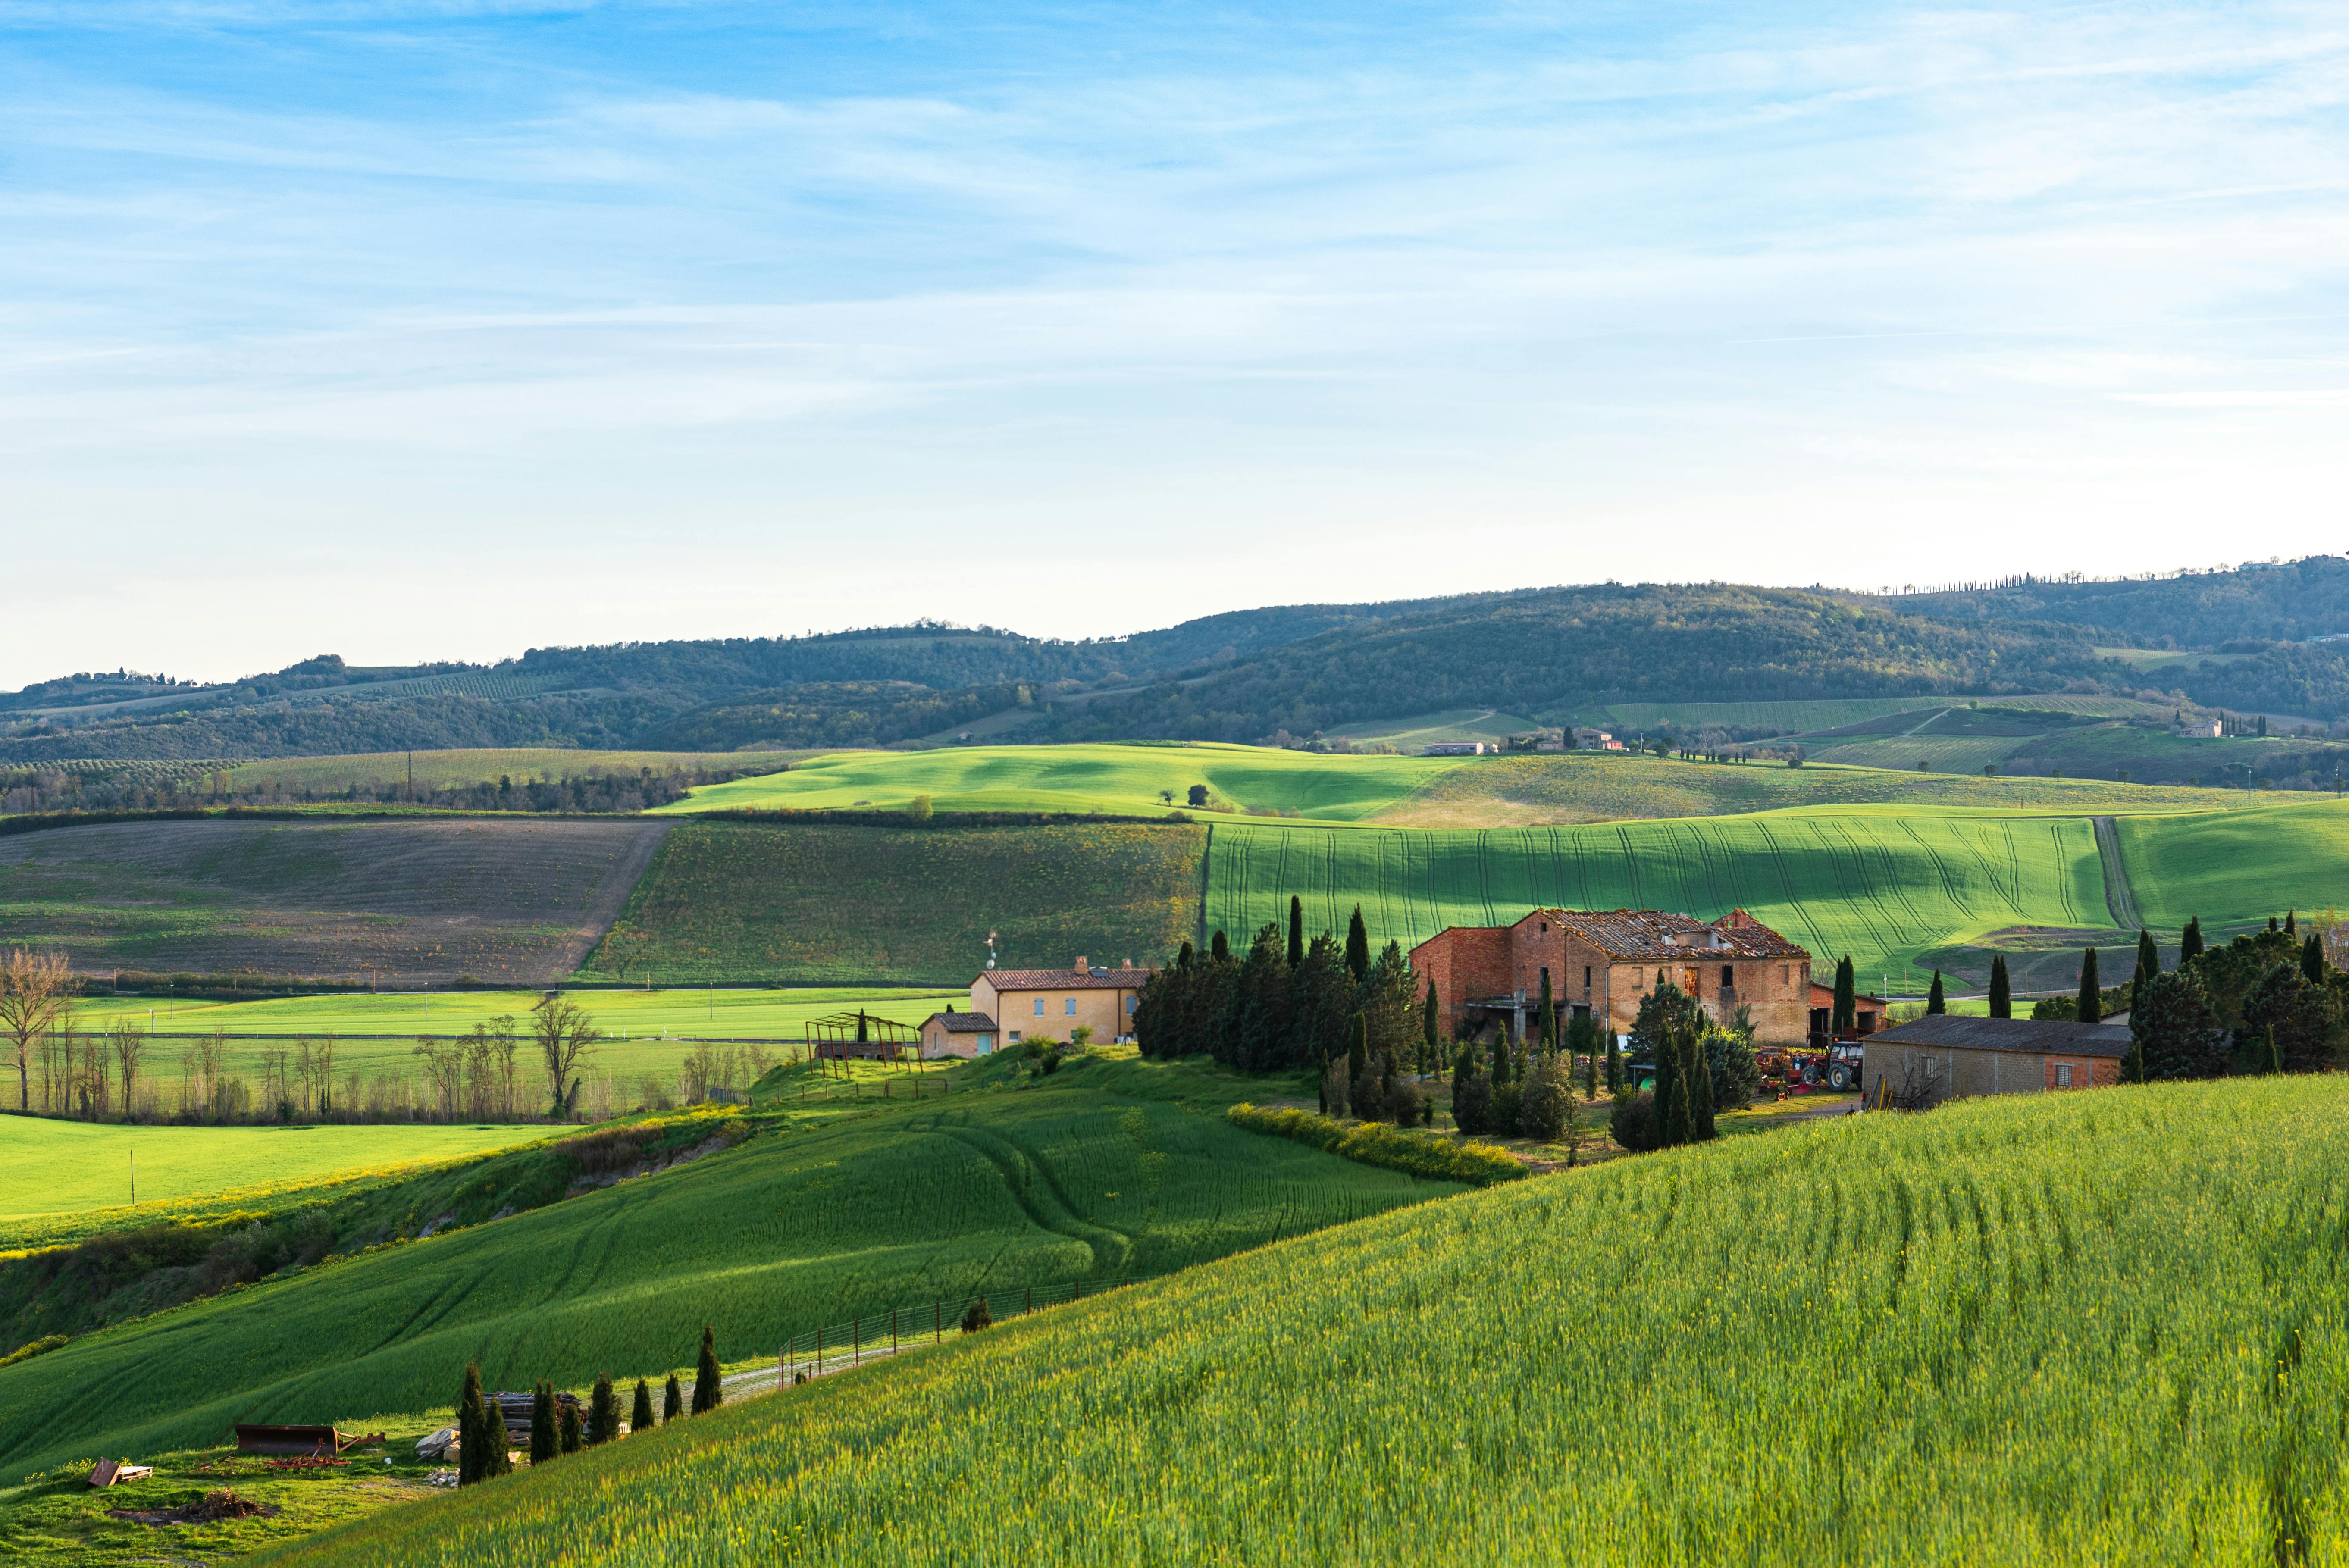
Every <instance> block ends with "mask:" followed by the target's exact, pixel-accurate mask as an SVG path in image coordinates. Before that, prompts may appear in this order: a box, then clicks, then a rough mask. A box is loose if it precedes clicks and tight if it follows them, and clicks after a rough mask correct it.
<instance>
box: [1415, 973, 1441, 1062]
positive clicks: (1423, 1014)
mask: <svg viewBox="0 0 2349 1568" xmlns="http://www.w3.org/2000/svg"><path fill="white" fill-rule="evenodd" d="M1442 1010H1443V1009H1442V1008H1441V1007H1440V1006H1438V1005H1437V1002H1436V998H1435V982H1434V981H1433V980H1430V981H1429V982H1428V983H1427V1005H1426V1006H1423V1007H1422V1008H1421V1009H1420V1010H1419V1033H1420V1038H1421V1041H1422V1043H1423V1045H1424V1046H1425V1047H1426V1054H1425V1056H1424V1057H1423V1058H1422V1063H1423V1065H1422V1066H1421V1068H1420V1071H1422V1072H1431V1073H1432V1072H1433V1071H1434V1070H1435V1069H1436V1066H1437V1064H1439V1063H1440V1062H1442V1061H1443V1059H1444V1057H1443V1056H1442V1054H1441V1047H1438V1045H1437V1044H1436V1034H1435V1018H1436V1015H1437V1014H1438V1013H1439V1012H1441V1011H1442Z"/></svg>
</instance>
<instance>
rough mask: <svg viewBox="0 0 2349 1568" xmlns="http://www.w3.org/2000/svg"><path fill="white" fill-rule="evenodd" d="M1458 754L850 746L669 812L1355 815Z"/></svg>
mask: <svg viewBox="0 0 2349 1568" xmlns="http://www.w3.org/2000/svg"><path fill="white" fill-rule="evenodd" d="M1458 766H1460V759H1459V758H1441V757H1337V756H1326V755H1319V754H1315V753H1310V752H1304V751H1285V750H1281V749H1278V748H1271V747H1261V746H1209V745H1204V744H1203V745H1182V746H992V747H984V746H974V747H960V748H948V749H946V750H941V751H913V752H905V751H899V752H874V751H854V752H841V753H836V754H834V755H833V756H829V757H821V758H816V759H815V760H813V761H812V762H808V763H806V764H803V765H802V766H799V767H794V768H793V769H792V770H791V771H790V772H788V773H777V774H770V775H767V776H765V777H763V778H759V779H737V780H735V781H734V782H733V783H730V784H712V785H708V786H705V787H703V788H701V789H696V790H695V791H693V793H692V795H691V796H690V797H689V798H688V799H685V800H681V801H679V802H678V803H677V804H676V805H674V806H665V807H663V808H661V811H662V812H663V813H664V814H669V815H679V814H689V813H692V812H695V811H709V810H806V809H817V808H848V807H857V806H867V807H874V808H879V809H887V810H897V809H902V808H903V807H905V805H906V804H908V803H909V802H910V801H911V800H912V799H914V797H916V795H927V796H929V797H930V799H931V802H932V804H933V805H934V806H935V807H936V809H937V810H942V811H944V810H955V811H965V810H968V811H1076V812H1083V811H1102V812H1110V813H1116V814H1120V815H1133V814H1136V813H1140V814H1146V815H1159V814H1163V813H1164V812H1165V811H1166V810H1169V809H1170V808H1169V805H1168V802H1167V801H1166V800H1165V799H1163V798H1162V796H1161V791H1171V792H1172V794H1173V796H1174V802H1173V804H1174V807H1181V806H1182V805H1183V803H1184V801H1185V799H1188V791H1189V789H1190V788H1191V786H1192V785H1194V784H1205V785H1206V786H1207V789H1208V800H1209V803H1210V805H1211V806H1213V807H1216V808H1218V809H1221V810H1238V811H1249V810H1260V811H1294V812H1296V813H1298V814H1299V815H1301V816H1307V817H1313V818H1318V819H1320V820H1328V821H1356V820H1361V819H1362V818H1365V817H1368V816H1371V815H1372V814H1373V813H1375V812H1377V811H1378V810H1381V809H1382V808H1383V807H1386V806H1389V805H1392V804H1393V803H1394V802H1395V801H1397V800H1399V799H1402V797H1403V796H1404V795H1406V794H1408V793H1409V792H1410V791H1411V790H1412V789H1413V787H1415V786H1416V785H1418V784H1420V783H1422V782H1423V781H1424V780H1425V779H1429V778H1431V777H1433V776H1434V775H1435V774H1438V773H1441V772H1443V771H1444V769H1449V768H1456V767H1458Z"/></svg>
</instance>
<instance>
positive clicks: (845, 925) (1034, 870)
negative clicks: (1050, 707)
mask: <svg viewBox="0 0 2349 1568" xmlns="http://www.w3.org/2000/svg"><path fill="white" fill-rule="evenodd" d="M790 777H792V778H797V777H799V775H798V774H796V773H793V774H792V775H790ZM1205 844H1206V829H1204V828H1201V827H1195V826H1185V825H1183V824H1179V823H1174V824H1166V825H1160V824H1155V823H1150V824H1141V823H1100V824H1092V823H1074V824H1069V825H1065V826H1058V827H1021V828H953V829H947V828H868V827H854V826H843V825H836V824H816V825H811V826H808V827H780V826H773V825H770V824H764V823H744V822H694V821H691V820H687V821H682V822H679V823H678V825H677V826H676V828H674V829H673V830H671V832H670V834H669V837H668V840H667V842H666V843H665V844H663V845H662V846H661V850H660V852H659V853H658V854H657V855H656V856H655V857H654V859H653V862H652V865H651V866H650V868H649V869H648V870H647V872H646V873H645V876H644V879H643V880H642V881H641V882H638V883H637V885H636V890H635V892H632V893H631V894H630V895H629V897H628V902H627V904H626V907H625V908H624V909H622V910H621V912H620V914H619V918H618V920H617V921H616V923H614V924H613V926H612V929H611V933H610V934H608V935H607V936H606V937H605V939H604V940H603V942H602V943H601V944H599V945H598V946H597V947H596V948H595V952H594V953H592V954H589V955H588V956H587V958H586V959H585V962H584V963H583V965H581V974H582V975H583V976H584V977H586V978H611V979H626V978H629V977H632V976H636V975H642V974H643V973H644V971H645V969H646V968H647V966H650V967H651V968H652V970H653V972H654V975H655V976H656V978H658V977H661V976H667V977H669V978H671V979H677V980H688V979H692V978H695V977H698V976H705V975H706V976H709V977H711V978H718V979H729V980H745V979H753V978H760V977H773V978H778V979H789V980H794V981H808V980H843V981H846V980H856V979H873V978H880V977H885V978H887V979H890V980H895V981H928V982H936V983H938V984H942V985H968V984H969V983H970V979H971V976H972V975H976V974H978V971H979V969H980V968H981V967H982V966H983V965H985V963H986V961H987V934H988V932H990V931H993V932H995V933H997V934H998V935H997V943H996V951H997V954H998V956H999V962H1000V963H1001V965H1003V966H1004V967H1005V968H1012V969H1019V968H1031V969H1032V968H1061V967H1066V966H1067V965H1068V963H1069V961H1070V960H1071V958H1073V957H1075V956H1076V955H1077V954H1084V955H1085V956H1086V957H1088V958H1091V959H1093V960H1094V961H1096V962H1107V963H1110V964H1116V963H1118V962H1119V961H1120V960H1122V959H1124V958H1132V959H1133V960H1134V961H1135V962H1136V963H1142V962H1144V961H1145V960H1150V959H1154V958H1156V957H1158V956H1160V955H1163V954H1166V953H1168V952H1171V951H1172V950H1173V948H1174V944H1177V943H1180V942H1181V941H1182V940H1183V938H1184V937H1185V936H1186V935H1188V934H1190V933H1191V931H1192V929H1193V927H1194V924H1195V922H1196V919H1197V916H1198V908H1199V852H1200V850H1201V849H1202V848H1203V847H1204V846H1205Z"/></svg>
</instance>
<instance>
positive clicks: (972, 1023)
mask: <svg viewBox="0 0 2349 1568" xmlns="http://www.w3.org/2000/svg"><path fill="white" fill-rule="evenodd" d="M922 1024H923V1026H924V1027H927V1026H930V1025H932V1024H944V1025H945V1026H947V1034H949V1035H991V1034H993V1033H995V1020H994V1019H992V1018H990V1017H988V1016H987V1015H986V1014H984V1013H954V1012H947V1013H933V1014H931V1015H930V1016H928V1017H926V1018H925V1019H923V1020H922Z"/></svg>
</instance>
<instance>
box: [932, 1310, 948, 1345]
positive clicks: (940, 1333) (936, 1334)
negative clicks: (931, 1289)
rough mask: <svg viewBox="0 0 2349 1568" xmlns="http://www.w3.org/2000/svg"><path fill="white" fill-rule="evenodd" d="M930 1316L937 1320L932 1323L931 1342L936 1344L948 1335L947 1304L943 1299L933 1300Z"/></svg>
mask: <svg viewBox="0 0 2349 1568" xmlns="http://www.w3.org/2000/svg"><path fill="white" fill-rule="evenodd" d="M930 1316H931V1317H932V1318H933V1319H934V1320H935V1321H934V1322H932V1323H931V1325H930V1343H931V1344H933V1345H936V1343H937V1342H938V1341H939V1340H941V1339H944V1338H945V1337H946V1336H947V1304H946V1303H945V1302H942V1301H934V1302H932V1303H931V1304H930Z"/></svg>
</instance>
